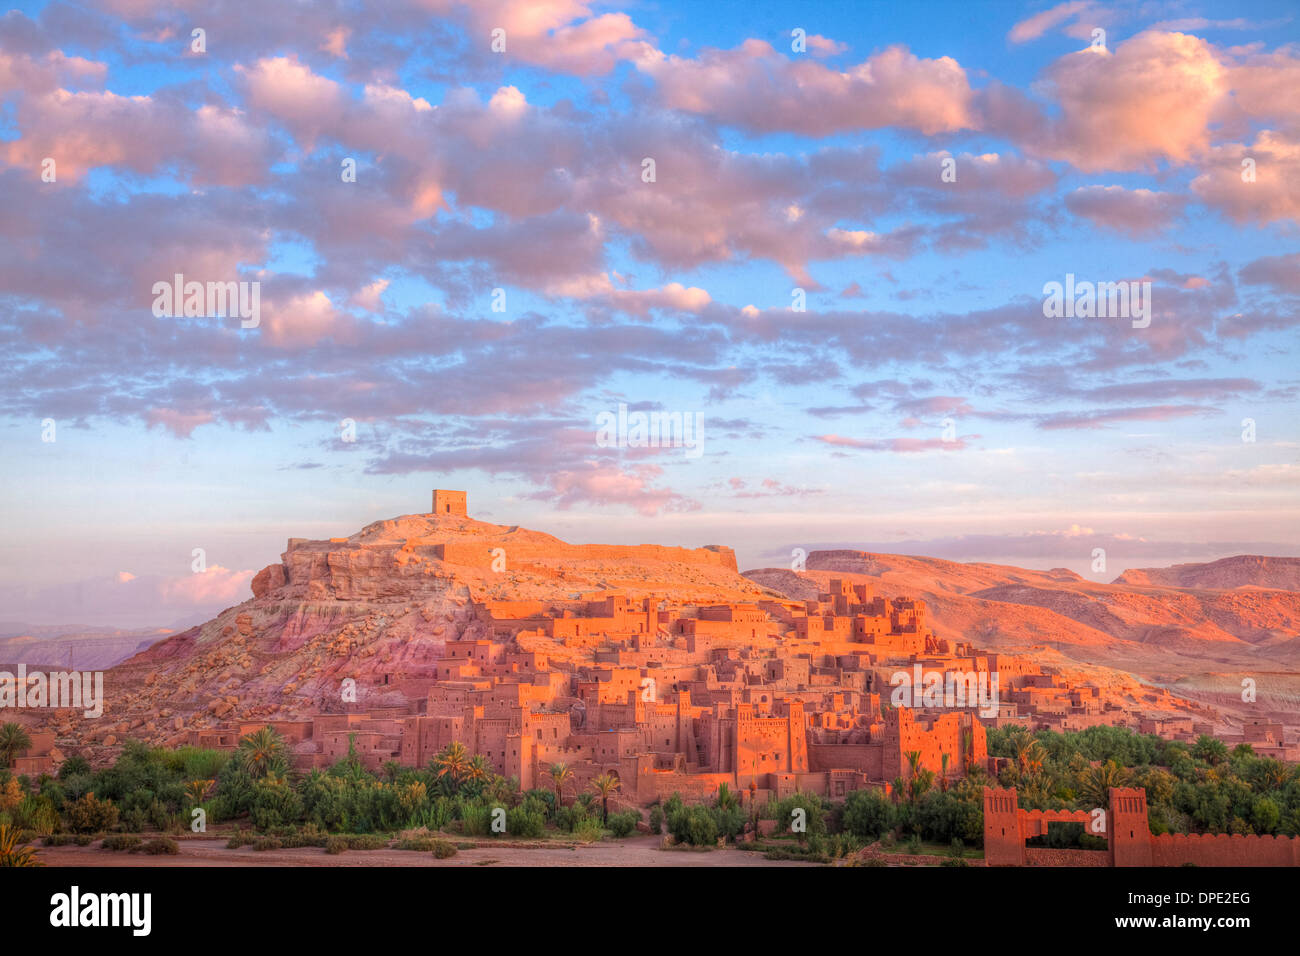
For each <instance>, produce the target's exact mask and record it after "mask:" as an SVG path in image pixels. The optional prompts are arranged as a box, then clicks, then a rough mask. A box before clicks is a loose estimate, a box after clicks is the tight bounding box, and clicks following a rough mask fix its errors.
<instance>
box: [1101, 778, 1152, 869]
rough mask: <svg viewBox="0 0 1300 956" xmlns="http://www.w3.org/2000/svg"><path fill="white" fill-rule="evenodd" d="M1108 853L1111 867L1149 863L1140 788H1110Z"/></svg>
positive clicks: (1148, 831) (1144, 802) (1144, 805)
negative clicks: (1110, 858) (1109, 853)
mask: <svg viewBox="0 0 1300 956" xmlns="http://www.w3.org/2000/svg"><path fill="white" fill-rule="evenodd" d="M1110 852H1111V857H1112V863H1113V865H1114V866H1151V865H1152V854H1151V827H1150V824H1149V822H1148V821H1147V792H1146V790H1144V789H1142V788H1141V787H1137V788H1132V789H1130V788H1127V787H1111V788H1110Z"/></svg>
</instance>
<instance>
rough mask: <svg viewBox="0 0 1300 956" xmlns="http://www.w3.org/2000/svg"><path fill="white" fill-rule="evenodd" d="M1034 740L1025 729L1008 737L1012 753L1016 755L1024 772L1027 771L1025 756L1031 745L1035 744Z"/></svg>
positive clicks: (1018, 730) (1020, 729)
mask: <svg viewBox="0 0 1300 956" xmlns="http://www.w3.org/2000/svg"><path fill="white" fill-rule="evenodd" d="M1033 740H1034V738H1033V737H1031V736H1029V731H1027V730H1025V729H1024V728H1023V727H1022V728H1019V729H1017V730H1016V731H1014V732H1013V733H1011V734H1009V735H1008V736H1007V744H1008V746H1010V748H1011V752H1012V753H1013V754H1015V756H1016V760H1017V762H1018V763H1019V766H1020V769H1021V771H1022V772H1023V771H1024V769H1025V765H1024V755H1025V753H1026V751H1028V750H1029V745H1030V744H1031V743H1033Z"/></svg>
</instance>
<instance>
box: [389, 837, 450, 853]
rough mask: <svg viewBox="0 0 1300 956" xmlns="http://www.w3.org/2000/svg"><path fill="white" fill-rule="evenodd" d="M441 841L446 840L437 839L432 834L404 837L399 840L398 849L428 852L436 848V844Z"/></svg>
mask: <svg viewBox="0 0 1300 956" xmlns="http://www.w3.org/2000/svg"><path fill="white" fill-rule="evenodd" d="M440 842H445V841H441V840H435V839H434V838H433V837H430V836H415V837H404V838H403V839H401V840H400V841H398V844H397V849H399V850H413V851H415V852H417V853H428V852H429V851H430V850H432V849H433V848H434V845H435V844H437V843H440Z"/></svg>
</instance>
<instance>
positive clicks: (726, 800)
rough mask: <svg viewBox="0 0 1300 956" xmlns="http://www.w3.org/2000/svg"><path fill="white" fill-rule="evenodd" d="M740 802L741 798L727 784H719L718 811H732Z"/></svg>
mask: <svg viewBox="0 0 1300 956" xmlns="http://www.w3.org/2000/svg"><path fill="white" fill-rule="evenodd" d="M739 802H740V800H739V798H737V796H736V795H735V794H734V793H732V792H731V788H730V787H728V786H727V785H726V783H720V784H718V809H719V810H730V809H731V808H732V807H734V806H736V805H737V804H738V803H739Z"/></svg>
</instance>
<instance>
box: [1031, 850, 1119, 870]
mask: <svg viewBox="0 0 1300 956" xmlns="http://www.w3.org/2000/svg"><path fill="white" fill-rule="evenodd" d="M1025 865H1026V866H1110V854H1109V853H1108V852H1107V851H1105V850H1076V849H1068V848H1067V849H1049V848H1047V847H1035V846H1029V847H1025Z"/></svg>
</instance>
